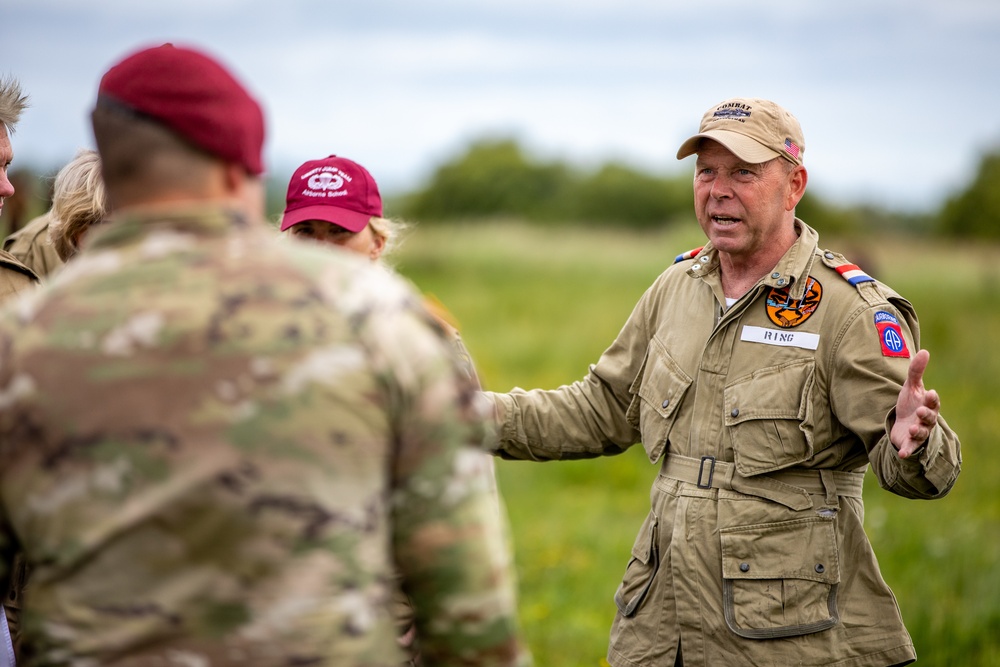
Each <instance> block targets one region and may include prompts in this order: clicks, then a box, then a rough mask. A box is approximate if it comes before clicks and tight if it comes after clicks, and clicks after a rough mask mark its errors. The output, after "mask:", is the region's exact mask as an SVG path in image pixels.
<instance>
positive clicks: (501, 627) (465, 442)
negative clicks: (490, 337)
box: [370, 302, 530, 666]
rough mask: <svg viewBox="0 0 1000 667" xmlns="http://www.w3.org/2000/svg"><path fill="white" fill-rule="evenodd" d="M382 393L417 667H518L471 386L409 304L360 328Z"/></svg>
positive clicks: (505, 558) (499, 525)
mask: <svg viewBox="0 0 1000 667" xmlns="http://www.w3.org/2000/svg"><path fill="white" fill-rule="evenodd" d="M370 326H371V327H372V330H371V337H372V339H374V340H375V341H376V343H377V344H376V346H375V349H376V353H377V354H379V355H383V356H384V359H383V364H379V365H380V366H382V367H383V368H384V370H385V373H386V374H385V381H386V382H387V384H388V385H389V387H390V391H389V395H390V400H391V401H392V402H393V403H395V405H393V409H392V411H391V412H392V414H394V415H396V421H395V424H394V430H395V433H396V439H397V452H396V457H395V459H394V470H393V473H392V477H393V489H392V508H393V525H394V528H393V547H394V553H395V557H396V566H397V568H398V570H399V572H400V573H401V575H402V586H403V589H404V591H405V592H406V593H407V594H408V595H409V596H410V598H411V600H412V601H413V605H414V608H415V615H416V624H417V636H418V637H419V641H420V650H421V655H422V657H423V661H424V664H427V665H484V666H485V665H526V664H529V662H530V659H529V657H528V655H527V653H526V651H525V650H524V649H523V647H522V644H521V641H520V638H519V629H518V625H517V616H516V596H515V581H514V572H513V567H512V562H511V547H510V545H509V543H508V541H507V534H506V531H505V526H504V525H503V516H502V514H501V513H498V512H497V509H496V503H497V501H496V495H495V491H494V490H493V486H492V485H493V483H494V482H493V477H492V475H493V471H492V468H491V467H490V459H489V457H487V456H484V455H483V453H482V452H481V451H479V450H477V449H474V448H473V447H472V445H473V444H474V441H475V438H476V437H478V436H477V434H478V433H480V432H481V428H482V424H481V419H480V417H479V416H478V414H477V412H476V410H475V408H474V407H473V398H474V385H473V383H472V381H471V379H470V378H469V377H468V375H467V374H466V373H464V372H463V371H462V369H460V368H459V366H458V363H457V361H456V359H455V355H453V354H451V353H450V350H449V349H448V342H447V341H446V340H445V338H444V336H443V335H442V334H441V332H440V331H439V330H436V329H435V328H434V327H432V326H430V323H429V321H428V320H427V314H426V311H424V310H423V309H422V308H421V307H420V306H419V304H417V303H415V302H414V304H413V307H412V308H409V309H405V310H403V311H396V312H394V313H385V314H384V316H383V317H373V318H372V321H371V322H370Z"/></svg>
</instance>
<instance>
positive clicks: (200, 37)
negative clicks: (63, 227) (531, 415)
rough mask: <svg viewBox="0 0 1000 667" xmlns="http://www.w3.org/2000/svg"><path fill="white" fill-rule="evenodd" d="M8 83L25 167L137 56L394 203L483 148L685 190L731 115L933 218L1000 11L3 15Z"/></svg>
mask: <svg viewBox="0 0 1000 667" xmlns="http://www.w3.org/2000/svg"><path fill="white" fill-rule="evenodd" d="M2 4H3V7H2V10H0V12H2V19H0V43H2V46H3V48H2V49H0V75H13V76H16V77H18V78H19V79H20V80H21V83H22V85H23V87H24V88H25V90H26V91H27V92H28V93H29V95H30V97H31V103H32V106H31V108H30V109H28V111H26V112H25V115H24V116H23V117H22V122H21V124H20V125H19V126H18V128H17V132H16V134H15V135H14V138H13V144H14V151H15V165H17V164H21V165H31V166H35V167H36V168H41V169H50V168H53V167H58V166H60V165H61V164H63V163H64V162H65V161H67V160H69V159H70V158H71V157H72V155H73V152H74V151H75V150H76V149H77V148H79V147H92V145H93V140H92V138H91V136H90V131H89V127H88V124H87V122H88V121H87V114H88V113H89V110H90V108H91V106H92V104H93V100H94V96H95V92H96V90H97V84H98V81H99V80H100V77H101V75H102V74H103V72H104V71H105V70H106V69H107V68H108V67H109V66H110V65H112V64H113V63H114V62H116V61H117V60H118V59H120V58H121V57H122V56H124V55H125V54H127V53H129V52H131V51H133V50H135V49H136V48H138V47H143V46H150V45H155V44H159V43H162V42H165V41H171V42H174V43H176V44H179V45H187V46H195V47H198V48H201V49H203V50H206V51H208V52H210V53H211V54H213V55H215V56H216V57H218V58H219V59H220V60H221V61H222V62H224V63H225V64H226V65H228V66H229V67H230V68H231V69H232V70H233V71H234V72H235V73H236V75H237V77H238V78H240V79H241V80H242V81H243V82H244V83H245V84H246V85H247V87H248V88H249V89H250V90H251V91H252V92H253V93H254V95H256V96H257V97H258V99H259V100H260V101H261V103H262V104H263V106H264V108H265V113H266V115H267V118H268V139H267V145H266V154H267V162H268V169H269V171H270V172H271V173H272V174H273V175H276V176H280V177H281V178H282V179H284V178H287V177H288V176H290V174H291V170H292V169H294V167H295V166H296V165H297V164H298V163H300V162H302V161H304V160H306V159H311V158H316V157H322V156H325V155H327V154H330V153H336V154H339V155H343V156H346V157H350V158H352V159H354V160H357V161H358V162H361V163H362V164H364V165H365V166H367V167H368V168H369V169H370V170H371V172H372V173H373V174H374V176H375V178H376V180H377V181H378V182H379V184H380V186H381V187H382V189H383V191H384V192H398V191H400V190H405V189H410V188H414V187H417V186H419V185H420V184H421V183H422V182H424V180H425V179H426V178H427V177H428V176H429V175H430V173H431V172H432V170H433V168H434V167H435V166H436V165H438V164H440V163H441V162H442V161H443V160H445V159H447V158H449V157H451V156H453V155H455V154H456V153H457V152H459V151H461V150H462V149H463V148H464V146H465V145H466V144H467V142H468V141H469V140H470V139H472V138H478V137H482V136H486V135H490V136H493V135H502V136H513V137H515V138H518V139H520V140H521V141H522V143H523V144H524V145H525V146H526V147H528V148H529V149H530V150H532V151H533V152H535V153H536V154H537V155H538V156H539V157H541V158H543V159H562V160H566V161H568V162H573V163H576V164H579V165H581V166H587V165H592V164H596V163H599V162H602V161H606V160H610V159H621V160H624V161H626V162H629V163H632V164H633V165H635V166H637V167H640V168H642V169H648V170H650V171H655V172H657V173H662V174H675V173H682V171H683V170H686V171H685V172H684V173H689V172H690V170H691V169H692V167H693V164H692V163H693V158H688V159H687V160H686V161H683V162H678V161H677V160H676V159H675V158H674V155H675V153H676V150H677V147H678V145H679V144H680V143H681V141H683V140H684V139H685V138H686V137H687V136H689V135H690V134H693V133H694V132H695V131H696V129H697V125H698V121H699V119H700V117H701V115H702V113H703V112H704V111H705V110H706V109H707V108H708V107H710V106H712V105H713V104H714V103H716V102H718V101H721V100H723V99H725V98H728V97H732V96H747V97H767V98H771V99H774V100H776V101H778V102H779V103H780V104H782V105H783V106H785V107H786V108H787V109H789V110H790V111H791V112H792V113H794V114H795V115H796V116H797V117H798V118H799V120H800V122H801V123H802V126H803V129H804V132H805V138H806V152H805V162H806V166H807V167H808V168H809V173H810V188H811V189H812V190H813V191H814V192H815V193H816V194H818V195H820V196H822V197H825V198H827V199H829V200H831V201H834V202H836V203H841V204H845V205H846V204H851V203H859V202H871V203H881V204H882V205H885V206H888V207H890V208H893V209H896V210H912V211H919V210H928V209H933V208H935V207H936V206H937V205H939V204H940V202H941V201H942V200H943V198H944V197H946V196H947V195H948V194H950V193H952V192H954V191H955V190H956V189H959V188H961V187H963V186H964V185H965V184H966V182H967V180H968V178H969V177H970V176H971V174H973V173H974V171H975V169H976V167H977V165H978V162H979V158H980V156H981V155H982V153H983V152H984V151H986V150H990V149H994V148H997V147H998V146H1000V76H998V75H1000V54H998V49H1000V2H998V1H997V0H838V2H818V1H815V0H753V1H747V2H728V3H721V2H705V1H699V2H694V1H691V2H679V1H672V0H364V2H351V3H347V2H341V1H340V0H311V1H309V2H306V1H304V0H171V1H170V2H160V1H157V2H151V1H149V0H87V1H86V2H83V1H81V0H3V3H2Z"/></svg>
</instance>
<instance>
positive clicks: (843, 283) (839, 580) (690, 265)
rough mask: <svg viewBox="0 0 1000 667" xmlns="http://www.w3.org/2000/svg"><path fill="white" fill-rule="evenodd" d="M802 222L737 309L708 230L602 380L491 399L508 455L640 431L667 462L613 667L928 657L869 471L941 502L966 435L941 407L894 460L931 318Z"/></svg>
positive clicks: (611, 358)
mask: <svg viewBox="0 0 1000 667" xmlns="http://www.w3.org/2000/svg"><path fill="white" fill-rule="evenodd" d="M795 224H796V228H797V230H798V232H799V239H798V241H797V242H796V243H795V244H794V245H793V246H792V247H791V248H790V249H789V250H788V251H787V252H786V253H785V256H784V257H783V258H782V259H781V260H780V261H779V263H778V264H777V265H776V266H775V268H774V269H773V271H772V272H770V273H768V274H767V275H766V276H764V277H763V278H762V279H761V280H760V281H758V283H757V285H756V286H754V287H753V288H751V289H750V290H749V291H748V292H747V293H746V294H745V295H744V296H743V297H741V298H740V299H739V300H738V301H737V302H736V303H735V304H734V305H732V306H731V307H729V308H728V309H725V310H723V309H722V308H720V306H719V304H720V303H724V300H725V297H724V294H723V292H722V285H721V280H720V273H719V257H718V252H717V251H716V250H714V249H713V247H712V245H711V244H709V245H708V246H706V247H705V248H704V249H702V250H701V251H700V252H696V253H693V254H692V255H691V256H690V257H682V258H679V261H678V262H677V263H675V264H674V265H673V266H672V267H670V268H668V269H667V270H666V271H665V272H664V273H663V274H662V275H661V276H660V277H659V278H658V279H657V280H656V282H655V283H654V284H653V285H652V286H651V287H650V288H649V290H647V292H646V294H644V295H643V297H642V299H641V300H640V302H639V303H638V305H637V306H636V308H635V310H634V311H633V313H632V316H631V317H630V318H629V320H628V322H626V324H625V326H624V328H623V329H622V331H621V333H620V334H619V335H618V338H617V339H616V340H615V342H614V343H613V344H612V345H611V347H609V348H608V349H607V350H606V351H605V353H604V355H603V356H602V357H601V359H600V360H599V361H598V362H597V364H596V365H594V366H593V367H592V368H591V369H590V373H589V374H588V375H587V376H586V378H584V379H583V380H581V381H579V382H576V383H574V384H572V385H570V386H567V387H564V388H561V389H559V390H555V391H540V390H533V391H529V392H525V391H522V390H515V391H513V392H511V393H510V394H506V395H503V394H494V395H493V397H494V399H495V401H496V406H497V408H498V410H499V415H500V418H501V423H502V429H501V437H502V441H501V442H500V443H499V444H500V447H501V449H502V452H503V454H504V455H505V456H509V457H512V458H522V459H540V460H547V459H574V458H587V457H594V456H600V455H603V454H616V453H619V452H621V451H622V450H624V449H625V448H627V447H629V446H631V445H633V444H634V443H636V442H639V441H641V442H642V443H643V445H644V447H645V450H646V454H647V456H648V458H649V460H650V461H651V462H653V463H657V462H659V464H660V474H659V475H658V477H657V478H656V479H655V481H654V482H653V486H652V489H651V492H650V499H651V509H650V512H649V515H648V516H647V518H646V520H645V521H644V522H643V525H642V527H641V528H640V530H639V534H638V536H637V538H636V541H635V544H634V546H633V549H632V552H631V558H630V559H629V561H628V566H627V568H626V572H625V575H624V577H623V579H622V583H621V586H620V587H619V589H618V591H617V593H616V594H615V602H616V604H617V606H618V614H617V617H616V618H615V622H614V626H613V628H612V631H611V645H610V649H609V652H608V662H609V663H610V664H611V665H614V666H615V667H637V666H646V665H649V666H660V665H673V664H675V663H674V661H675V659H676V656H677V650H678V647H681V648H682V650H683V664H684V665H686V666H687V667H692V666H696V665H704V666H706V667H715V666H716V665H740V666H741V667H742V666H760V667H764V666H767V667H785V666H787V665H799V666H801V667H810V666H811V667H827V666H829V665H838V666H839V667H867V666H884V665H894V664H897V663H906V662H909V661H911V660H913V659H914V658H915V652H914V649H913V642H912V641H911V639H910V636H909V635H908V634H907V632H906V628H905V627H904V626H903V621H902V618H901V617H900V613H899V609H898V607H897V605H896V600H895V598H894V597H893V595H892V592H891V591H890V590H889V588H888V586H886V584H885V582H884V581H883V580H882V577H881V574H880V573H879V568H878V563H877V561H876V559H875V555H874V553H873V552H872V548H871V545H870V544H869V542H868V538H867V536H866V535H865V532H864V528H863V517H864V506H863V503H862V499H861V489H862V480H863V477H864V472H865V470H866V469H867V468H868V467H869V466H870V467H871V470H872V472H873V473H874V474H875V476H876V477H877V478H878V481H879V483H880V484H881V485H882V486H883V487H885V488H886V489H888V490H890V491H892V492H893V493H896V494H898V495H901V496H904V497H907V498H938V497H941V496H943V495H945V494H946V493H948V491H949V490H950V489H951V488H952V485H953V484H954V483H955V480H956V478H957V477H958V474H959V470H960V468H961V448H960V444H959V441H958V438H957V437H956V435H955V433H954V432H953V431H952V430H951V429H950V428H949V427H948V424H947V423H946V422H945V421H944V419H943V418H939V420H938V422H937V425H936V426H935V427H934V428H933V430H932V431H931V434H930V437H929V438H928V440H927V442H926V443H925V444H924V445H923V446H921V448H920V449H919V450H917V452H916V453H914V454H913V455H912V456H910V457H909V458H907V459H900V458H899V457H898V456H897V453H896V450H895V448H894V447H893V445H892V444H891V443H890V441H889V435H888V434H889V430H890V428H891V426H892V424H893V422H894V419H895V406H896V400H897V397H898V395H899V391H900V388H901V387H902V385H903V382H904V381H905V380H906V377H907V369H908V367H909V363H910V357H911V356H912V354H913V353H915V352H916V351H917V350H918V349H919V347H918V346H919V329H918V325H917V317H916V314H915V313H914V311H913V309H912V307H911V305H910V304H909V303H908V302H907V301H906V300H905V299H903V298H901V297H900V296H899V295H897V294H896V293H895V292H893V291H892V290H891V289H889V288H888V287H886V286H885V285H882V284H881V283H878V282H876V281H874V280H872V279H871V278H870V277H868V276H866V275H863V274H862V273H861V272H860V271H859V270H857V267H853V266H852V265H850V264H848V263H847V262H846V261H845V260H844V258H843V257H842V256H839V255H837V254H836V253H832V252H827V251H822V250H820V249H819V248H818V245H817V244H818V236H817V234H816V232H815V231H814V230H812V229H810V228H809V227H807V226H806V225H805V224H803V223H802V222H801V221H796V222H795ZM842 276H843V277H842ZM845 277H846V278H850V280H845ZM852 281H853V283H855V284H852Z"/></svg>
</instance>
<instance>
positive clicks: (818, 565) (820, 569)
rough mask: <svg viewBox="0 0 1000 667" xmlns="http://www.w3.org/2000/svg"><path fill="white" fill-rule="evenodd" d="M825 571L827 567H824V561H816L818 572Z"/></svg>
mask: <svg viewBox="0 0 1000 667" xmlns="http://www.w3.org/2000/svg"><path fill="white" fill-rule="evenodd" d="M825 571H826V568H825V567H823V563H816V572H818V573H819V574H823V572H825Z"/></svg>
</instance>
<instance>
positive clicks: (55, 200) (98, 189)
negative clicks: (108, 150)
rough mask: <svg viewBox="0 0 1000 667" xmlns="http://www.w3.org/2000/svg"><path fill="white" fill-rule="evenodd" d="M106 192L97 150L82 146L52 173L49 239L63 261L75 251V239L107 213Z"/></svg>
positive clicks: (99, 221) (101, 219) (100, 220)
mask: <svg viewBox="0 0 1000 667" xmlns="http://www.w3.org/2000/svg"><path fill="white" fill-rule="evenodd" d="M107 210H108V204H107V194H106V192H105V189H104V179H103V178H101V158H100V156H99V155H98V154H97V151H92V150H88V149H82V150H80V151H78V152H77V154H76V156H75V157H74V158H73V159H72V160H71V161H70V162H69V163H68V164H66V166H64V167H63V168H62V169H60V170H59V173H58V174H56V180H55V184H54V186H53V191H52V222H51V223H49V241H50V242H51V243H52V245H53V246H54V247H55V250H56V253H57V254H58V255H59V258H60V259H62V260H63V261H64V262H65V261H66V260H68V259H69V258H70V257H72V256H73V255H75V254H76V251H77V239H78V238H80V237H81V236H82V235H83V234H84V233H85V232H86V231H87V229H89V228H90V227H91V226H92V225H97V224H100V223H101V222H103V221H104V216H105V215H106V214H107Z"/></svg>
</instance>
